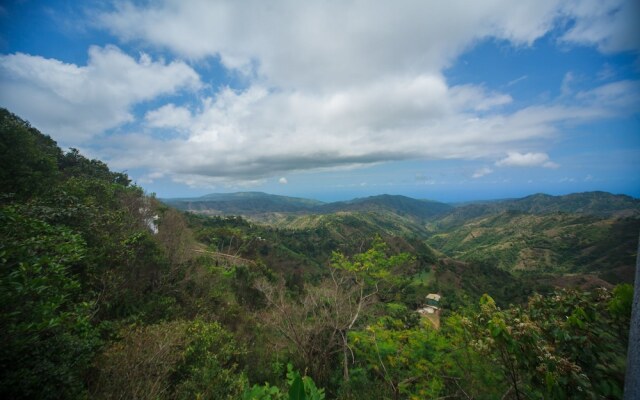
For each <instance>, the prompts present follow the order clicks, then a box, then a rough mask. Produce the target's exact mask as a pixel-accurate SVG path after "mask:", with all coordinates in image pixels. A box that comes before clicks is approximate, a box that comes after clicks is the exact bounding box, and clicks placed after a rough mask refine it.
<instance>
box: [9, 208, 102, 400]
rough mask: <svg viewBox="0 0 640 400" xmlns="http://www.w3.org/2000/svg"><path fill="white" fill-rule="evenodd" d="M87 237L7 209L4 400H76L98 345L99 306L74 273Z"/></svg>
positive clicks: (84, 248)
mask: <svg viewBox="0 0 640 400" xmlns="http://www.w3.org/2000/svg"><path fill="white" fill-rule="evenodd" d="M85 254H86V247H85V243H84V241H83V240H82V238H81V237H80V236H79V235H77V234H74V233H72V232H71V231H70V230H69V229H67V228H64V227H56V226H52V225H49V224H47V223H46V222H43V221H40V220H37V219H33V218H29V217H25V216H23V215H21V214H20V213H19V210H18V209H16V208H15V207H3V208H1V209H0V265H1V269H0V326H2V327H3V328H2V329H3V333H2V335H3V340H2V345H1V347H0V366H2V368H0V371H1V372H0V393H2V395H3V397H5V398H33V397H37V398H59V397H76V396H79V395H80V394H81V393H82V391H83V382H82V378H83V376H82V374H83V370H84V368H86V367H87V366H88V363H89V361H90V358H91V357H92V355H93V351H94V350H95V348H96V346H97V344H98V341H97V337H96V331H95V330H94V328H92V326H91V325H90V324H89V319H90V317H91V311H92V305H91V304H89V303H86V302H83V301H81V300H80V295H81V293H80V282H79V281H78V280H77V279H76V278H75V277H74V276H73V275H72V273H71V270H72V268H73V267H74V266H75V265H77V264H78V263H80V262H81V261H82V259H83V258H84V257H85Z"/></svg>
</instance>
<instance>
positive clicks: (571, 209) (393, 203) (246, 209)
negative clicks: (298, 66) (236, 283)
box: [162, 192, 640, 225]
mask: <svg viewBox="0 0 640 400" xmlns="http://www.w3.org/2000/svg"><path fill="white" fill-rule="evenodd" d="M162 201H163V202H165V203H166V204H168V205H171V206H173V207H176V208H178V209H180V210H183V211H190V212H195V213H203V214H213V215H243V216H246V217H260V216H264V214H270V213H274V214H275V213H278V214H288V213H291V214H331V213H336V212H378V213H385V212H391V213H394V214H397V215H399V216H403V217H407V218H411V219H414V220H416V221H433V220H436V219H439V220H440V223H443V224H448V225H455V224H456V223H460V222H461V221H466V220H469V219H471V218H477V217H480V216H483V215H490V214H498V213H501V212H504V211H520V212H524V213H530V214H537V215H542V214H549V213H554V212H564V213H576V214H587V215H597V216H604V217H610V216H614V215H618V216H632V215H640V200H639V199H635V198H633V197H630V196H627V195H615V194H611V193H607V192H585V193H573V194H568V195H564V196H551V195H547V194H534V195H531V196H527V197H523V198H520V199H505V200H495V201H491V202H470V203H464V204H461V205H456V204H446V203H442V202H438V201H433V200H422V199H414V198H411V197H406V196H401V195H389V194H382V195H377V196H371V197H364V198H356V199H353V200H349V201H339V202H332V203H323V202H321V201H318V200H312V199H305V198H300V197H288V196H279V195H273V194H267V193H262V192H238V193H213V194H208V195H205V196H201V197H196V198H174V199H162ZM443 216H446V218H443Z"/></svg>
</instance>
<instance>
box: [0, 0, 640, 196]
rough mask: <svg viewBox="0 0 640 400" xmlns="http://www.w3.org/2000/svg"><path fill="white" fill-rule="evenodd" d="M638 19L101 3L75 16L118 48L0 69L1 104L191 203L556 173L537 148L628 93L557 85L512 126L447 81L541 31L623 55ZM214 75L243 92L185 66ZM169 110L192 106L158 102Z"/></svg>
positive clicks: (529, 10)
mask: <svg viewBox="0 0 640 400" xmlns="http://www.w3.org/2000/svg"><path fill="white" fill-rule="evenodd" d="M638 4H639V2H637V1H626V2H625V1H605V2H603V1H597V0H594V1H541V0H535V1H525V0H522V1H512V0H504V1H501V0H492V1H482V2H469V1H447V2H441V1H433V2H426V1H403V2H396V3H393V5H392V4H391V3H388V2H369V1H346V2H345V1H309V2H307V1H304V2H301V1H276V2H265V1H228V2H222V1H217V2H212V1H205V0H202V1H184V0H182V1H181V0H166V1H161V2H152V3H150V4H148V3H146V2H145V3H143V4H142V5H139V4H138V5H136V4H134V3H132V2H127V1H124V2H116V3H115V4H114V5H113V7H111V8H108V9H103V10H101V11H95V10H94V11H91V12H89V14H88V18H89V25H90V26H92V27H94V28H95V29H103V30H106V31H107V32H109V33H110V34H111V35H113V37H114V41H115V42H117V43H116V44H114V45H107V46H103V47H98V46H93V47H90V48H89V49H87V51H88V54H89V57H88V62H87V64H86V65H74V64H68V63H64V62H61V61H59V60H56V59H46V58H42V57H40V56H37V55H29V54H8V55H3V56H0V101H1V103H2V105H4V106H6V107H8V108H10V109H11V110H12V111H14V112H17V113H18V114H23V115H25V116H28V118H29V119H30V120H31V121H32V122H33V123H34V124H35V125H36V126H38V127H40V128H41V129H42V130H43V131H45V132H47V133H50V134H51V135H52V136H53V137H54V138H55V139H57V140H59V141H60V142H61V143H63V144H70V145H75V146H82V145H87V146H91V145H92V144H94V145H95V143H97V142H98V141H99V142H100V149H101V150H100V151H101V155H102V156H106V157H108V158H109V160H110V162H111V163H112V165H114V166H115V167H116V168H122V169H131V168H143V169H145V170H147V171H148V175H147V177H146V179H149V180H151V179H157V178H160V177H168V178H171V179H173V180H175V181H177V182H184V183H187V184H189V185H194V186H198V185H210V184H216V183H224V182H236V183H237V182H249V183H250V182H255V181H256V180H260V179H264V178H269V177H276V178H277V177H282V176H283V175H286V174H287V173H288V172H292V171H307V170H324V169H332V168H341V167H352V166H354V165H371V164H377V163H382V162H390V161H401V160H411V159H464V160H474V159H483V160H486V161H487V165H491V166H492V167H491V168H489V167H484V168H481V169H479V170H477V171H476V172H475V173H473V175H472V176H473V177H474V178H481V177H483V176H485V175H488V174H491V173H493V172H494V170H495V169H500V168H511V167H529V168H558V167H561V166H560V165H559V164H558V163H557V162H555V161H554V160H552V159H551V158H550V156H549V154H548V150H547V148H546V144H545V143H547V141H548V140H549V138H553V137H555V136H557V135H561V129H560V127H561V126H563V125H564V124H573V125H580V124H584V123H588V122H591V121H598V120H602V119H605V118H614V117H617V116H621V115H629V114H631V113H634V112H636V111H637V110H638V108H639V106H640V95H639V93H640V84H639V83H638V81H635V80H620V81H614V82H606V83H594V84H593V85H592V86H591V87H590V88H589V89H587V90H581V91H573V90H571V86H570V83H571V76H570V75H568V76H567V77H566V79H565V85H566V87H565V86H563V90H562V95H561V96H559V97H558V98H553V99H550V100H549V101H547V102H545V103H544V104H533V105H527V106H522V107H520V108H517V107H513V98H512V95H511V94H510V93H509V91H508V89H509V87H503V88H501V89H491V88H487V87H485V86H484V85H474V84H456V85H454V84H451V83H449V82H447V80H446V78H445V75H444V70H445V68H447V67H449V66H451V65H452V64H454V63H455V62H456V60H457V59H458V57H459V56H460V55H461V54H463V53H464V52H465V51H468V50H469V49H471V48H473V46H474V45H476V44H478V43H479V42H481V41H483V40H486V39H496V40H501V41H505V43H508V44H509V46H514V47H523V48H526V47H528V46H531V45H533V44H534V43H535V42H536V40H538V39H540V38H541V37H543V36H544V35H546V34H548V33H549V32H552V31H553V32H556V36H557V37H556V39H555V40H556V42H557V43H558V45H559V46H578V45H585V46H593V47H595V48H597V49H598V50H599V51H601V52H603V53H607V54H608V53H615V52H631V53H635V54H636V55H637V54H638V53H639V51H640V31H639V29H640V24H638V16H639V15H640V13H639V10H638V8H639V5H638ZM115 38H117V39H115ZM125 45H126V46H130V45H135V46H138V47H139V48H143V49H147V50H146V52H145V53H141V54H127V53H125V52H124V51H123V50H121V48H123V46H125ZM158 50H159V51H162V52H163V53H164V54H168V55H170V59H169V60H164V59H162V58H160V57H153V56H150V55H148V54H153V53H154V52H155V51H158ZM215 62H220V63H222V65H223V66H224V68H226V69H227V72H228V73H229V74H230V75H233V76H235V77H237V80H238V81H240V82H243V85H241V86H239V87H240V88H236V89H232V88H230V87H222V88H219V89H218V88H215V87H211V86H210V85H208V83H207V81H206V79H205V78H204V76H203V72H199V71H200V69H199V66H202V65H206V64H207V63H215ZM176 95H182V96H187V97H188V98H189V101H186V102H177V101H175V100H167V101H162V99H163V96H176ZM152 100H153V101H154V102H155V103H154V104H157V106H155V107H154V108H153V109H151V110H148V111H146V112H145V113H144V115H138V116H136V115H135V113H134V112H133V109H134V107H135V106H136V105H138V104H142V103H145V102H150V101H152ZM107 133H108V134H107ZM280 182H281V183H287V180H286V178H284V177H283V178H282V179H280Z"/></svg>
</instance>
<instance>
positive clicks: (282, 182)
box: [278, 176, 289, 185]
mask: <svg viewBox="0 0 640 400" xmlns="http://www.w3.org/2000/svg"><path fill="white" fill-rule="evenodd" d="M278 183H279V184H281V185H286V184H287V183H289V181H287V178H285V177H284V176H283V177H282V178H280V179H278Z"/></svg>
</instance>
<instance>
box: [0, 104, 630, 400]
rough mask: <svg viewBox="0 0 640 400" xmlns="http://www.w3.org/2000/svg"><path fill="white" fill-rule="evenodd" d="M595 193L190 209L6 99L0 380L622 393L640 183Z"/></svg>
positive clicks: (364, 391) (201, 391)
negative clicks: (434, 304)
mask: <svg viewBox="0 0 640 400" xmlns="http://www.w3.org/2000/svg"><path fill="white" fill-rule="evenodd" d="M585 198H586V197H585V196H582V197H576V198H570V199H569V200H570V201H572V202H574V203H571V204H574V205H575V204H577V203H579V204H581V205H580V207H578V208H579V209H578V208H576V207H574V206H571V204H569V205H567V204H568V203H566V201H565V200H566V199H565V200H562V201H555V200H553V199H550V198H548V197H543V198H539V199H528V200H526V201H525V202H514V201H511V202H507V203H500V204H498V203H491V204H476V205H471V206H468V207H466V206H461V207H452V206H448V205H440V204H434V203H430V202H423V203H413V202H411V201H409V200H406V199H398V198H391V197H389V198H382V199H376V203H375V206H369V205H367V206H366V207H365V206H363V205H362V204H364V202H363V201H360V202H351V203H348V204H343V205H340V206H339V207H338V206H337V205H335V204H334V205H323V204H318V203H315V202H309V201H304V200H301V199H299V201H298V202H296V203H295V204H294V205H293V206H292V205H291V204H290V203H287V206H288V207H293V208H291V209H290V211H291V212H292V214H290V215H282V214H281V213H280V214H278V213H274V214H273V215H265V214H264V212H266V211H273V208H272V207H273V206H271V205H270V206H268V207H266V208H265V206H264V203H260V204H262V205H256V204H257V203H251V204H252V207H257V208H256V209H257V210H258V211H259V213H260V214H261V215H260V218H253V219H252V218H247V217H243V216H230V215H210V214H211V213H188V212H185V211H182V210H178V209H176V208H173V207H172V206H170V205H167V204H165V203H163V202H161V201H159V200H158V199H156V198H155V197H154V196H153V195H149V194H146V193H144V191H143V190H142V189H141V188H140V187H138V186H136V185H135V184H132V182H131V180H130V178H129V177H128V176H127V175H126V174H124V173H119V172H113V171H111V170H110V169H109V168H108V166H107V165H106V164H105V163H103V162H101V161H99V160H91V159H88V158H86V157H84V156H83V155H82V154H81V153H80V152H79V151H78V150H75V149H71V150H69V151H66V152H65V151H63V150H62V149H60V148H59V147H58V145H57V144H56V142H55V141H53V140H52V139H51V138H50V137H48V136H46V135H43V134H42V133H40V132H39V131H38V130H36V129H35V128H33V127H31V126H30V125H29V123H27V122H25V121H23V120H22V119H20V118H19V117H17V116H15V115H13V114H11V113H10V112H9V111H7V110H0V264H1V269H0V307H1V311H0V326H1V327H2V331H3V332H2V336H3V340H2V343H1V345H0V396H1V397H2V398H11V399H23V398H36V399H61V398H64V399H68V398H72V399H74V398H81V399H82V398H91V399H94V398H95V399H102V398H104V399H107V398H109V399H111V398H126V399H193V398H197V399H265V400H266V399H438V398H441V399H445V398H446V399H449V398H451V399H454V398H459V399H543V398H554V399H555V398H557V399H563V398H585V399H595V398H613V399H615V398H621V397H622V388H623V386H624V382H623V381H624V374H625V355H626V349H627V342H628V330H629V317H630V313H631V301H632V297H633V288H632V286H631V285H630V283H632V280H631V279H632V276H631V277H630V275H629V273H628V271H629V268H631V266H632V265H633V262H634V258H635V244H636V240H637V234H638V228H639V227H640V224H639V221H640V220H639V219H638V214H639V213H638V202H637V200H635V199H630V198H629V199H620V198H618V200H619V201H620V202H621V203H620V204H617V203H616V204H617V205H616V207H618V209H615V210H610V209H606V207H605V208H603V207H601V206H600V205H599V204H605V203H606V204H613V203H612V201H611V199H612V198H613V197H606V200H605V201H601V202H598V201H599V200H598V199H601V198H602V195H601V194H600V195H595V197H594V195H589V196H588V198H589V200H588V201H587V202H582V200H584V199H585ZM594 199H595V200H594ZM213 200H216V199H211V198H210V199H209V201H213ZM227 200H228V199H225V200H224V201H227ZM276 200H277V199H271V201H272V202H276ZM382 200H384V201H385V202H386V203H384V204H387V205H388V204H389V201H392V202H393V204H392V206H393V207H396V209H398V207H403V212H399V213H393V212H391V211H389V210H388V209H387V208H385V207H387V206H386V205H385V206H383V205H381V204H382V203H380V201H382ZM216 201H221V200H220V199H217V200H216ZM252 201H254V202H255V199H253V200H252ZM278 201H280V200H278ZM531 201H534V203H532V204H533V205H532V204H529V203H527V202H531ZM576 202H577V203H576ZM370 203H371V201H370V202H369V203H367V204H370ZM273 204H275V203H273ZM278 204H279V203H278ZM421 204H424V208H422V206H421ZM229 207H232V206H231V205H229ZM234 207H236V208H230V210H232V211H238V209H237V206H234ZM269 207H271V208H269ZM572 207H573V208H572ZM318 209H320V211H318ZM310 210H311V211H310ZM430 293H437V294H440V295H441V296H442V300H441V301H440V304H439V307H440V309H439V310H438V312H437V314H436V315H435V316H431V317H425V316H422V315H421V314H420V313H418V312H416V310H418V309H419V308H421V307H423V306H424V305H425V302H426V300H425V299H426V296H427V295H428V294H430Z"/></svg>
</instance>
